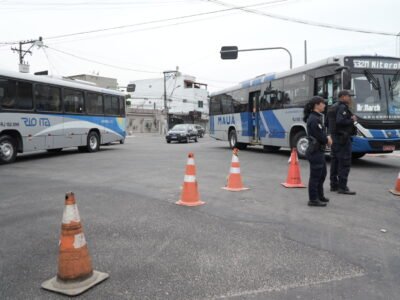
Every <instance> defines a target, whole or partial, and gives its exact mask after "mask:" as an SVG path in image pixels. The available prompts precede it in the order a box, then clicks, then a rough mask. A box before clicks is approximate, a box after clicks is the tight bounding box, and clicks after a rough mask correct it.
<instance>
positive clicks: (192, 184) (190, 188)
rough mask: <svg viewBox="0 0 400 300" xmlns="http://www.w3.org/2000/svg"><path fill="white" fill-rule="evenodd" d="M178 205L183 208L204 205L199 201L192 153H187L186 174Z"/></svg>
mask: <svg viewBox="0 0 400 300" xmlns="http://www.w3.org/2000/svg"><path fill="white" fill-rule="evenodd" d="M176 204H178V205H185V206H198V205H202V204H204V202H202V201H201V200H200V196H199V191H198V187H197V181H196V166H195V164H194V155H193V153H189V155H188V160H187V164H186V173H185V178H184V182H183V187H182V194H181V198H180V199H179V201H178V202H176Z"/></svg>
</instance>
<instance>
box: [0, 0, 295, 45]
mask: <svg viewBox="0 0 400 300" xmlns="http://www.w3.org/2000/svg"><path fill="white" fill-rule="evenodd" d="M287 1H289V0H274V1H268V2H261V3H257V4H251V5H246V6H237V7H232V8H227V9H220V10H214V11H208V12H203V13H197V14H191V15H184V16H178V17H173V18H166V19H158V20H152V21H146V22H140V23H135V24H128V25H121V26H115V27H107V28H101V29H93V30H87V31H81V32H75V33H67V34H61V35H55V36H49V37H44V39H45V40H46V41H47V40H52V39H59V38H64V37H70V36H78V35H86V34H92V33H97V32H104V31H111V30H118V29H124V28H129V27H135V26H143V25H149V24H155V23H162V22H168V21H175V20H183V19H188V18H193V17H199V16H205V15H211V14H218V13H222V12H227V11H233V10H240V9H244V8H249V7H257V6H263V5H270V4H274V3H280V2H287ZM0 44H3V45H14V44H18V42H0Z"/></svg>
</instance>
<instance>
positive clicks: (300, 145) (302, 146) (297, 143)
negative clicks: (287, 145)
mask: <svg viewBox="0 0 400 300" xmlns="http://www.w3.org/2000/svg"><path fill="white" fill-rule="evenodd" d="M291 146H292V148H293V147H296V149H297V155H298V156H299V158H305V157H306V151H307V149H308V139H307V134H306V132H305V131H300V132H298V133H296V134H295V135H294V137H293V139H292V142H291Z"/></svg>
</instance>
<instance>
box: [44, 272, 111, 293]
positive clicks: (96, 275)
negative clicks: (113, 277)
mask: <svg viewBox="0 0 400 300" xmlns="http://www.w3.org/2000/svg"><path fill="white" fill-rule="evenodd" d="M108 277H109V275H108V274H107V273H102V272H99V271H93V274H92V275H91V276H90V277H89V278H86V279H85V280H83V281H77V280H73V281H64V280H59V279H58V278H57V276H55V277H53V278H51V279H49V280H47V281H45V282H43V283H42V288H43V289H45V290H48V291H52V292H56V293H60V294H64V295H68V296H77V295H80V294H82V293H83V292H85V291H87V290H88V289H90V288H91V287H94V286H95V285H96V284H99V283H100V282H102V281H104V280H106V279H107V278H108Z"/></svg>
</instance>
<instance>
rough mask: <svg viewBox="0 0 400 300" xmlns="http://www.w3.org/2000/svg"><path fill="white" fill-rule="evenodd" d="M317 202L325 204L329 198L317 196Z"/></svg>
mask: <svg viewBox="0 0 400 300" xmlns="http://www.w3.org/2000/svg"><path fill="white" fill-rule="evenodd" d="M319 201H321V202H324V203H327V202H329V198H326V197H325V196H319Z"/></svg>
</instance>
